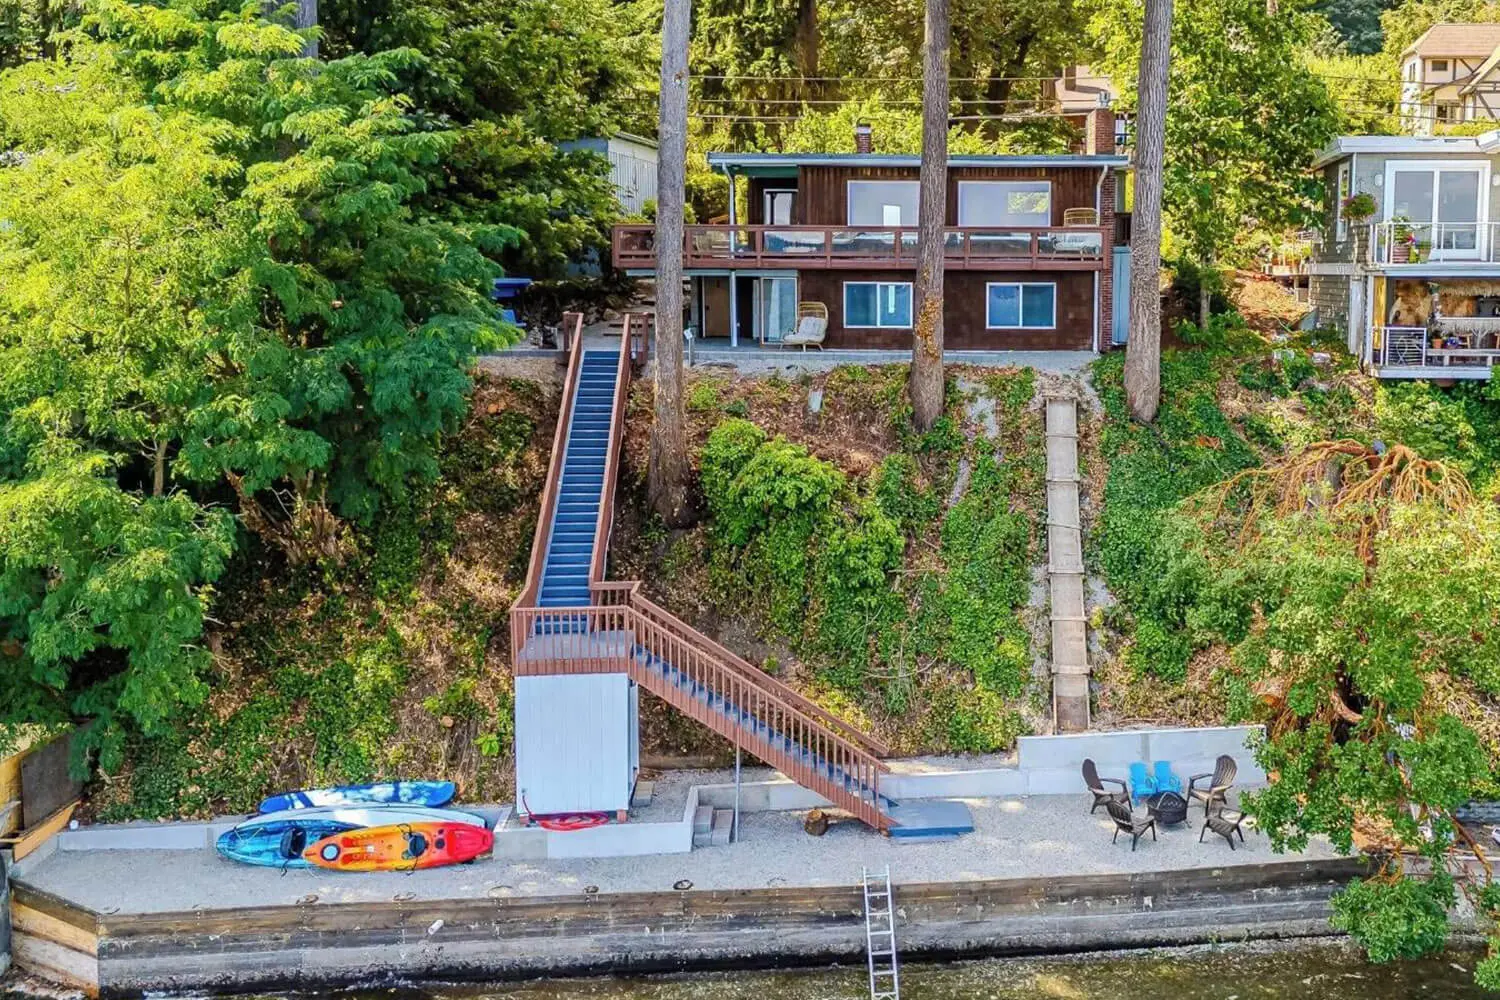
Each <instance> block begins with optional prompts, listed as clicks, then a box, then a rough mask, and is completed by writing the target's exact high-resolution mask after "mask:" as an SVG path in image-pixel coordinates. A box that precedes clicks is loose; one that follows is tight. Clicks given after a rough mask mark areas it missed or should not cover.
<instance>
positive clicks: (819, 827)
mask: <svg viewBox="0 0 1500 1000" xmlns="http://www.w3.org/2000/svg"><path fill="white" fill-rule="evenodd" d="M802 829H804V830H806V831H807V832H808V833H810V834H812V835H813V836H814V837H821V836H823V834H825V833H827V832H828V814H827V813H826V812H824V811H823V810H821V809H813V810H810V811H809V812H808V814H807V816H806V817H805V818H804V819H803V820H802Z"/></svg>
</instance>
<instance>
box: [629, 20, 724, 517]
mask: <svg viewBox="0 0 1500 1000" xmlns="http://www.w3.org/2000/svg"><path fill="white" fill-rule="evenodd" d="M691 18H692V8H691V4H690V0H666V2H665V5H664V7H663V10H662V29H661V105H660V118H659V122H658V126H657V167H656V187H657V192H656V414H655V417H656V419H655V422H654V423H653V424H652V425H651V464H650V467H649V468H648V470H647V475H646V487H647V491H648V493H649V494H650V498H651V506H652V507H653V508H655V510H656V512H657V514H659V515H660V516H661V519H662V520H663V521H665V522H666V523H667V524H668V525H671V526H674V527H677V526H681V525H683V524H685V523H686V522H687V521H688V519H689V511H688V509H687V479H688V460H687V432H686V430H685V428H684V423H685V419H686V418H685V415H684V412H683V401H682V230H683V210H684V202H685V201H686V200H687V187H686V162H687V93H688V31H689V27H690V24H691ZM731 197H733V192H731Z"/></svg>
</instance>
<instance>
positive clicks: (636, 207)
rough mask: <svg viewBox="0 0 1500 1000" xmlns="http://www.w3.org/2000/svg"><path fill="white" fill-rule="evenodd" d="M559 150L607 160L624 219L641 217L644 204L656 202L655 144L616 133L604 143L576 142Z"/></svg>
mask: <svg viewBox="0 0 1500 1000" xmlns="http://www.w3.org/2000/svg"><path fill="white" fill-rule="evenodd" d="M558 148H559V149H565V150H570V151H571V150H588V151H589V152H591V153H597V154H598V155H600V156H602V157H604V158H605V159H607V160H609V177H610V180H611V181H613V182H614V185H615V196H616V197H618V198H619V199H620V209H621V211H623V212H624V213H625V214H626V215H641V214H643V213H644V212H645V205H646V202H648V201H655V200H656V142H655V140H652V139H647V138H644V137H643V136H639V135H631V134H630V133H629V132H616V133H615V134H614V135H612V136H610V137H609V138H607V139H606V138H593V139H575V140H573V141H572V142H564V143H560V144H559V146H558Z"/></svg>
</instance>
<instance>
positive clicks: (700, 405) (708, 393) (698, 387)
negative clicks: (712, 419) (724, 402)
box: [687, 378, 720, 413]
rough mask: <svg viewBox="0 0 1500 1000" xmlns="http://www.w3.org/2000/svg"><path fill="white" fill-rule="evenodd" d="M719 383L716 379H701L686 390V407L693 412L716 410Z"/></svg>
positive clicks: (718, 401)
mask: <svg viewBox="0 0 1500 1000" xmlns="http://www.w3.org/2000/svg"><path fill="white" fill-rule="evenodd" d="M719 389H720V384H719V381H718V380H717V379H711V378H706V379H701V380H700V381H698V382H697V384H695V385H694V386H693V388H692V389H691V390H690V391H689V392H688V397H687V408H688V409H689V410H691V411H692V412H694V413H711V412H713V411H714V410H717V409H718V408H719V405H720V400H719Z"/></svg>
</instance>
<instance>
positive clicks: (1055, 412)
mask: <svg viewBox="0 0 1500 1000" xmlns="http://www.w3.org/2000/svg"><path fill="white" fill-rule="evenodd" d="M1082 527H1083V526H1082V522H1081V519H1080V511H1079V503H1078V402H1077V400H1075V399H1072V398H1066V397H1051V398H1049V399H1048V400H1047V580H1048V588H1049V590H1050V596H1051V602H1052V603H1051V615H1052V710H1053V717H1054V719H1055V720H1056V725H1057V731H1058V732H1062V733H1069V732H1082V731H1083V730H1085V729H1087V728H1088V727H1089V657H1088V622H1087V613H1086V611H1085V608H1084V600H1083V531H1082Z"/></svg>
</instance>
